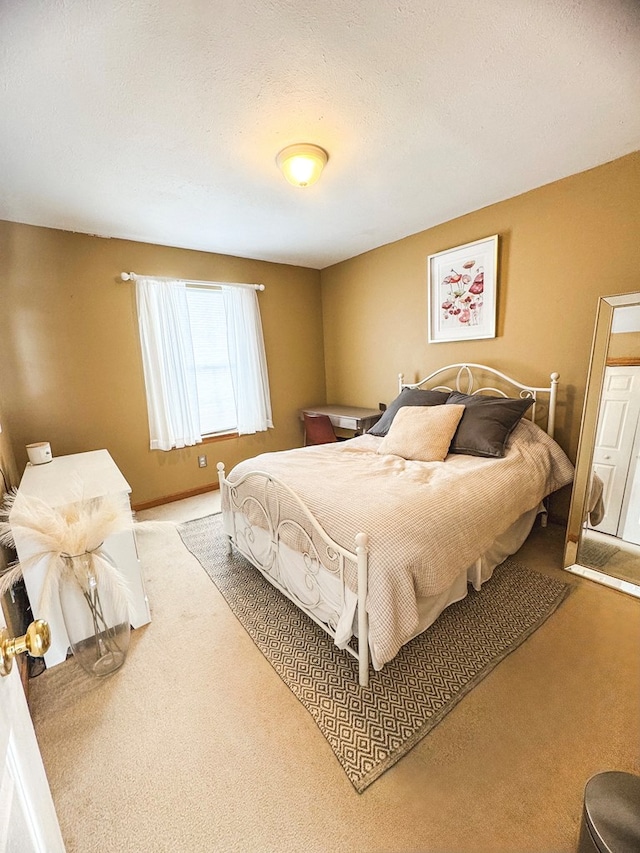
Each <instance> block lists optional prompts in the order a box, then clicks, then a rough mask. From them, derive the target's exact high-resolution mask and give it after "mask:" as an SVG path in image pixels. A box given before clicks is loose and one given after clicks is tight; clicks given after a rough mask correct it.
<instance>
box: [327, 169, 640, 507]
mask: <svg viewBox="0 0 640 853" xmlns="http://www.w3.org/2000/svg"><path fill="white" fill-rule="evenodd" d="M424 196H425V205H428V204H429V192H428V187H425V190H424ZM493 234H498V235H499V237H500V241H499V246H500V248H499V273H498V275H499V293H498V303H499V304H498V328H497V337H496V338H495V339H491V340H481V341H469V342H463V343H460V342H457V343H438V344H428V343H427V256H428V255H430V254H434V253H436V252H440V251H442V250H444V249H449V248H452V247H455V246H459V245H462V244H464V243H468V242H471V241H473V240H478V239H481V238H483V237H488V236H490V235H493ZM639 270H640V152H639V153H635V154H633V155H630V156H628V157H624V158H622V159H620V160H617V161H614V162H612V163H609V164H606V165H604V166H601V167H599V168H596V169H592V170H590V171H588V172H583V173H581V174H578V175H574V176H572V177H570V178H567V179H565V180H562V181H558V182H556V183H553V184H549V185H548V186H545V187H542V188H540V189H536V190H533V191H532V192H528V193H526V194H524V195H521V196H517V197H516V198H512V199H509V200H507V201H504V202H501V203H499V204H494V205H491V206H490V207H487V208H484V209H482V210H479V211H476V212H474V213H470V214H468V215H467V216H463V217H460V218H459V219H455V220H452V221H451V222H446V223H444V224H442V225H439V226H437V227H436V228H431V229H429V230H428V231H423V232H421V233H419V234H416V235H413V236H411V237H407V238H405V239H404V240H400V241H398V242H395V243H391V244H389V245H387V246H383V247H381V248H379V249H376V250H374V251H372V252H368V253H366V254H364V255H361V256H359V257H356V258H353V259H351V260H349V261H345V262H343V263H340V264H337V265H335V266H333V267H330V268H328V269H326V270H323V272H322V304H323V316H324V330H325V364H326V371H327V399H328V401H329V402H335V403H343V404H346V403H351V404H353V405H363V406H371V405H376V404H377V403H378V402H380V401H384V402H386V401H389V400H390V399H392V398H393V397H394V396H395V395H396V393H397V379H396V377H397V374H398V373H399V372H403V373H404V374H405V377H406V380H407V381H416V380H417V379H419V378H421V377H422V376H424V375H426V374H427V373H429V372H430V371H432V370H434V369H436V368H438V367H441V366H443V365H445V364H450V363H453V362H459V361H475V362H481V363H485V364H488V365H491V366H494V367H498V368H501V369H503V370H504V371H506V372H507V373H509V374H512V375H514V376H515V377H522V379H523V380H524V381H527V382H531V383H535V384H540V385H543V384H548V377H549V374H550V373H551V372H552V371H558V372H559V373H560V381H561V392H560V402H559V409H558V430H557V439H558V441H559V443H560V444H561V445H562V447H563V448H565V450H566V451H567V452H568V453H569V455H570V456H571V458H572V459H574V458H575V452H576V448H577V442H578V436H579V431H580V419H581V413H582V405H583V398H584V390H585V383H586V377H587V370H588V363H589V352H590V347H591V340H592V336H593V328H594V323H595V313H596V305H597V300H598V297H599V296H602V295H608V294H614V293H624V292H627V291H636V290H640V273H639ZM568 493H569V490H568V489H567V490H565V492H564V493H563V495H562V496H561V499H560V501H559V502H557V503H556V509H557V511H559V512H561V513H562V514H565V513H566V508H567V502H568ZM559 506H561V507H562V508H560V509H559V508H558V507H559Z"/></svg>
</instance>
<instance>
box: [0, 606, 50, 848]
mask: <svg viewBox="0 0 640 853" xmlns="http://www.w3.org/2000/svg"><path fill="white" fill-rule="evenodd" d="M0 627H3V628H4V627H5V620H4V614H3V613H2V608H0ZM0 759H2V766H3V769H2V776H1V777H0V853H64V844H63V841H62V836H61V834H60V827H59V825H58V818H57V816H56V812H55V808H54V806H53V800H52V799H51V792H50V791H49V783H48V782H47V777H46V775H45V771H44V766H43V764H42V757H41V755H40V750H39V749H38V743H37V741H36V735H35V732H34V730H33V725H32V723H31V717H30V715H29V709H28V708H27V700H26V699H25V695H24V690H23V689H22V684H21V683H20V675H19V673H18V667H17V666H16V664H15V662H14V665H13V667H12V669H11V672H10V673H9V675H5V676H3V677H0Z"/></svg>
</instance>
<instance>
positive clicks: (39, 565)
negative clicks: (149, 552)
mask: <svg viewBox="0 0 640 853" xmlns="http://www.w3.org/2000/svg"><path fill="white" fill-rule="evenodd" d="M79 491H81V494H80V495H79V494H78V493H79ZM19 492H21V493H22V494H25V495H28V496H34V497H37V498H40V500H42V501H44V502H45V503H47V504H49V506H51V507H57V506H63V505H64V504H69V503H73V502H75V501H77V500H79V499H86V500H90V499H91V498H98V497H103V496H105V495H109V494H124V495H126V500H127V503H128V502H129V494H130V493H131V487H130V486H129V484H128V483H127V481H126V480H125V478H124V477H123V476H122V473H121V472H120V470H119V469H118V467H117V465H116V464H115V462H114V461H113V459H112V458H111V455H110V454H109V452H108V451H107V450H91V451H89V452H88V453H75V454H72V455H70V456H56V457H54V458H53V459H52V460H51V462H47V463H46V464H44V465H31V464H30V463H29V464H28V465H27V467H26V468H25V471H24V474H23V476H22V480H21V481H20V487H19ZM9 522H11V516H9ZM15 543H16V551H17V552H18V559H19V561H20V562H23V561H25V560H27V559H29V558H30V557H32V556H33V555H34V554H36V553H37V551H38V550H39V549H38V548H37V547H36V545H35V543H34V542H33V541H32V540H31V538H30V537H28V536H25V537H21V536H19V535H17V536H16V537H15ZM104 550H105V551H106V553H107V554H108V555H109V556H110V557H111V559H112V560H113V562H114V563H115V565H116V566H117V567H118V569H119V570H120V572H121V573H122V575H123V577H124V578H125V580H126V581H127V583H128V585H129V587H130V590H131V605H132V606H131V626H132V627H133V628H139V627H140V626H141V625H146V624H147V623H148V622H150V621H151V612H150V610H149V601H148V599H147V595H146V592H145V588H144V581H143V579H142V573H141V571H140V560H139V558H138V550H137V547H136V540H135V535H134V532H133V530H124V531H122V532H121V533H117V534H115V535H113V536H109V537H107V539H105V542H104ZM45 568H46V563H45V561H44V560H39V561H38V562H36V563H34V564H33V565H31V566H29V568H28V570H27V571H26V572H25V577H24V583H25V587H26V589H27V593H28V595H29V601H30V603H31V610H32V612H33V618H34V619H39V618H43V616H42V615H41V614H40V613H39V612H38V607H39V601H40V595H41V592H42V585H43V581H44V575H45ZM47 621H48V622H49V627H50V628H51V647H50V649H49V651H48V652H47V653H46V654H45V656H44V659H45V663H46V665H47V666H48V667H51V666H55V665H56V664H58V663H61V662H62V661H63V660H65V659H66V657H67V651H68V648H69V638H68V636H67V631H66V628H65V625H64V620H63V618H62V611H61V609H60V604H59V602H58V601H57V599H56V598H55V596H54V597H53V600H52V601H51V605H50V608H49V612H48V613H47Z"/></svg>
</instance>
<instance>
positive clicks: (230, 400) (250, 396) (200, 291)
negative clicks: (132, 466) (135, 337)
mask: <svg viewBox="0 0 640 853" xmlns="http://www.w3.org/2000/svg"><path fill="white" fill-rule="evenodd" d="M191 284H192V285H197V286H187V284H186V282H184V281H176V280H169V279H153V278H142V277H140V276H136V301H137V305H138V326H139V330H140V346H141V350H142V364H143V369H144V383H145V390H146V396H147V412H148V416H149V436H150V447H151V449H152V450H171V449H172V448H174V447H190V446H192V445H194V444H198V443H199V442H201V441H202V436H203V435H212V434H221V433H227V432H238V433H239V434H240V435H247V434H251V433H255V432H262V431H264V430H266V429H268V428H270V427H273V423H272V421H271V400H270V394H269V377H268V373H267V361H266V357H265V351H264V341H263V338H262V325H261V322H260V308H259V306H258V298H257V295H256V289H255V286H247V285H230V284H229V285H228V284H224V283H221V282H206V283H203V282H194V283H191ZM203 284H205V286H204V287H203V286H202V285H203Z"/></svg>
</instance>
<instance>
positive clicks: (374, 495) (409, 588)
mask: <svg viewBox="0 0 640 853" xmlns="http://www.w3.org/2000/svg"><path fill="white" fill-rule="evenodd" d="M557 390H558V374H555V373H553V374H551V381H550V385H549V386H548V387H534V386H530V385H525V384H522V383H520V382H519V381H517V380H514V379H511V378H510V377H508V376H507V375H506V374H504V373H502V372H500V371H497V370H495V369H494V368H491V367H487V366H485V365H478V364H454V365H448V366H446V367H444V368H442V369H440V370H438V371H435V372H434V373H432V374H430V375H429V376H427V377H426V378H425V379H422V380H420V381H419V382H415V383H405V382H404V379H403V376H402V374H401V375H400V376H399V394H398V397H397V398H396V399H395V400H394V401H393V403H391V404H390V405H389V407H388V409H387V411H386V412H385V413H384V415H383V416H382V418H381V420H380V421H379V422H378V424H376V425H375V426H374V427H373V428H372V429H371V430H370V431H369V432H368V433H367V434H365V435H362V436H358V437H356V438H352V439H349V440H347V441H341V442H335V443H331V444H326V445H314V446H307V447H302V448H296V449H293V450H287V451H280V452H275V453H265V454H261V455H259V456H256V457H254V458H252V459H249V460H246V461H244V462H241V463H239V464H238V465H236V466H235V467H234V468H233V470H232V471H231V472H229V474H228V475H227V474H225V470H224V465H223V463H218V477H219V483H220V489H221V494H222V521H223V530H224V535H225V537H226V541H227V547H228V549H229V550H231V548H232V547H234V548H236V549H237V550H238V551H239V552H240V553H241V554H242V555H243V556H244V557H245V558H246V559H248V560H249V561H250V562H251V563H252V564H253V565H254V566H255V567H256V569H258V570H259V571H260V572H261V573H262V574H263V575H264V577H265V578H266V579H267V580H268V581H269V582H270V583H271V584H273V585H274V586H275V587H277V588H278V589H280V590H281V592H282V593H283V594H284V595H286V596H288V597H289V598H290V599H291V600H292V601H293V602H294V603H295V604H296V605H297V606H298V607H299V608H301V609H302V610H303V611H304V612H305V613H307V614H308V616H309V617H310V618H311V619H313V620H314V621H315V622H316V623H318V624H319V625H321V626H322V628H324V629H325V630H326V631H327V632H328V633H329V634H330V635H331V636H332V637H333V638H334V642H335V643H336V645H337V646H339V647H340V648H341V649H344V650H345V652H347V653H349V654H351V655H353V656H354V657H355V658H356V659H357V660H358V677H359V682H360V684H361V685H362V686H367V684H368V679H369V668H370V664H372V665H373V669H374V670H380V669H381V668H382V667H383V666H384V665H385V663H387V662H388V661H390V660H392V659H393V657H395V655H396V654H397V652H398V651H399V649H400V648H401V647H402V646H403V645H404V644H405V643H407V642H409V641H410V640H411V639H412V638H413V637H415V636H416V635H417V634H419V633H421V632H422V631H424V630H426V629H427V628H428V627H429V626H430V625H431V624H433V622H434V621H435V620H436V619H437V617H438V616H439V615H440V613H441V612H442V611H443V610H444V609H445V608H446V607H448V606H449V605H450V604H452V603H454V602H456V601H459V600H461V599H462V598H464V597H465V596H466V595H467V594H468V590H469V586H472V587H473V588H474V590H476V591H478V590H480V589H481V587H482V584H484V583H486V582H487V581H489V579H490V578H491V575H492V573H493V570H494V569H495V567H496V566H498V565H499V564H500V563H501V562H502V561H503V560H504V559H505V558H506V557H507V556H509V555H510V554H513V553H515V551H517V550H518V549H519V548H520V546H521V545H522V543H523V542H524V540H525V539H526V538H527V536H528V535H529V532H530V531H531V528H532V526H533V523H534V521H535V519H536V516H537V515H538V514H539V513H542V514H543V522H544V520H545V519H546V507H545V504H544V499H545V498H546V497H547V496H548V495H550V494H551V493H552V492H554V491H556V490H557V489H559V488H561V487H562V486H565V485H567V484H568V483H570V482H571V480H572V478H573V466H572V465H571V463H570V461H569V460H568V458H567V457H566V455H565V454H564V452H563V451H562V450H561V448H560V447H559V445H558V444H557V443H556V442H555V441H554V440H553V432H554V426H555V408H556V400H557ZM505 498H506V499H505Z"/></svg>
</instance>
